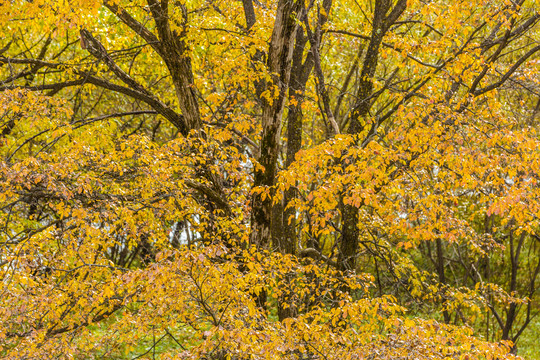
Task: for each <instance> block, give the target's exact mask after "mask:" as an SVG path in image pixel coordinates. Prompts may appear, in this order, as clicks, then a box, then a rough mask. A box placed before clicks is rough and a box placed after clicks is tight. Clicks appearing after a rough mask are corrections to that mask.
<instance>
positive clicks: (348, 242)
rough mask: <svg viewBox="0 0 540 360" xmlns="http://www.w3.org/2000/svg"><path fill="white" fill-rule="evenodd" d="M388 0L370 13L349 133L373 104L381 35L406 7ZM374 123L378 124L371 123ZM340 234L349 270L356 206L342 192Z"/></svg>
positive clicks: (344, 267)
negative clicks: (368, 37) (372, 98)
mask: <svg viewBox="0 0 540 360" xmlns="http://www.w3.org/2000/svg"><path fill="white" fill-rule="evenodd" d="M391 5H392V3H391V1H390V0H376V1H375V10H374V14H373V21H372V24H373V28H372V30H371V37H370V41H369V45H368V48H367V51H366V55H365V58H364V61H363V64H362V72H361V75H360V83H359V86H358V91H357V94H356V98H357V100H356V103H355V104H354V106H353V109H352V111H351V113H350V116H349V119H348V122H349V129H348V133H349V134H351V135H358V134H360V133H361V132H362V131H363V130H364V126H365V124H364V123H362V122H361V121H360V120H361V119H365V118H366V117H367V116H368V115H369V111H370V109H371V106H372V102H371V96H372V94H373V77H374V75H375V71H376V69H377V63H378V59H379V48H380V46H381V43H382V40H383V38H384V35H385V34H386V32H387V31H388V29H389V28H390V26H392V25H393V24H394V23H395V22H396V20H397V19H398V18H399V17H400V16H401V14H402V13H403V12H404V11H405V8H406V6H407V1H406V0H398V2H397V3H396V5H395V6H394V8H392V10H390V9H391ZM372 126H373V127H376V126H377V124H373V125H372ZM342 204H343V207H342V214H341V215H342V227H343V228H342V236H341V244H340V249H339V250H340V253H339V260H340V261H339V264H340V269H341V270H351V271H353V270H354V269H355V268H356V260H355V259H356V252H357V250H358V235H359V231H358V211H359V209H358V208H357V207H355V206H352V205H348V204H345V202H344V201H343V196H342Z"/></svg>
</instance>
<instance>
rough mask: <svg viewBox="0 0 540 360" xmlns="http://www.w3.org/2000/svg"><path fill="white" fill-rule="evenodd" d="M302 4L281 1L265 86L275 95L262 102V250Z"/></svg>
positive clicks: (258, 183)
mask: <svg viewBox="0 0 540 360" xmlns="http://www.w3.org/2000/svg"><path fill="white" fill-rule="evenodd" d="M302 5H303V2H302V1H292V0H280V1H279V3H278V6H277V12H276V20H275V24H274V30H273V32H272V38H271V41H270V49H269V52H268V70H269V72H270V73H271V74H272V80H271V81H270V82H268V83H267V84H266V89H267V90H270V93H272V94H275V96H274V97H273V98H272V99H271V100H269V99H265V98H263V99H262V102H263V111H262V135H261V143H260V153H259V154H258V155H259V156H258V159H257V160H258V165H257V166H256V168H255V176H254V183H253V187H254V188H255V189H260V190H262V191H263V192H262V193H261V192H258V191H256V192H254V193H253V196H252V198H251V208H252V215H251V234H250V243H251V244H254V245H256V246H257V247H260V248H268V247H269V245H270V240H271V222H272V195H273V194H272V193H270V192H271V191H272V186H273V185H274V183H275V177H276V171H277V159H278V154H279V148H280V145H281V144H280V137H281V126H282V116H283V108H284V106H285V99H286V94H287V89H288V85H289V79H290V73H291V63H292V55H293V48H294V42H295V38H296V29H297V23H296V20H295V15H296V14H298V13H299V12H300V10H301V9H302V8H303V6H302Z"/></svg>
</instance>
